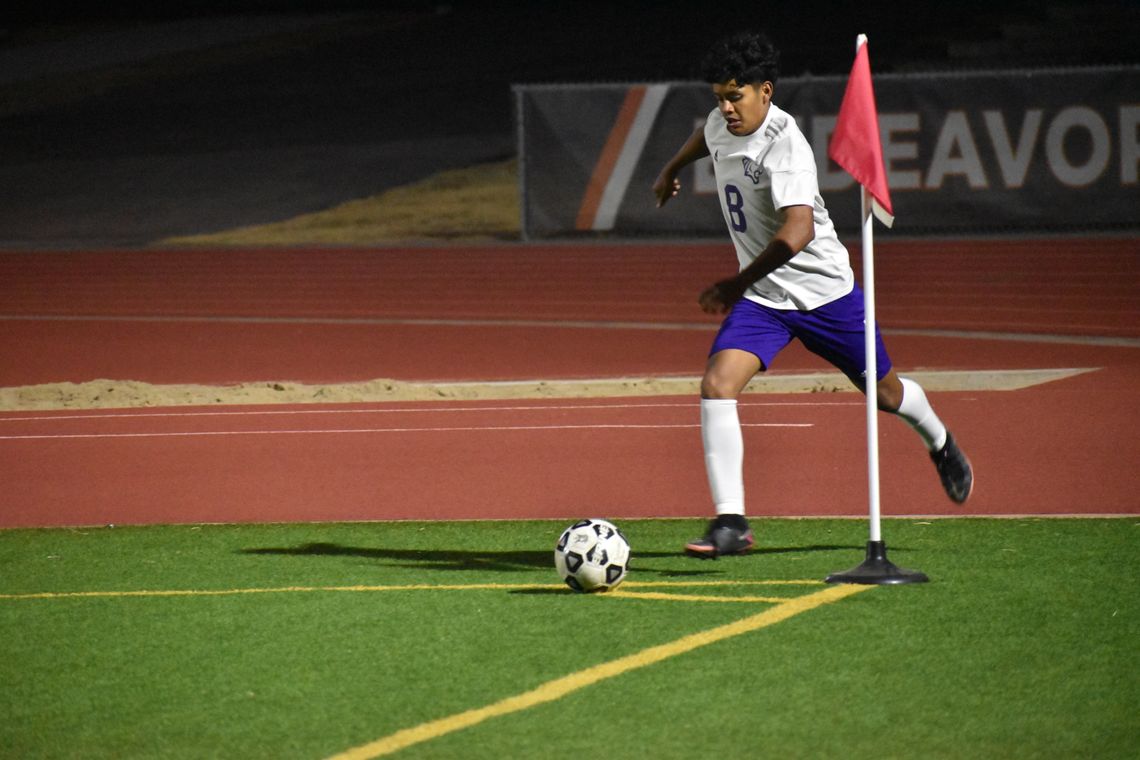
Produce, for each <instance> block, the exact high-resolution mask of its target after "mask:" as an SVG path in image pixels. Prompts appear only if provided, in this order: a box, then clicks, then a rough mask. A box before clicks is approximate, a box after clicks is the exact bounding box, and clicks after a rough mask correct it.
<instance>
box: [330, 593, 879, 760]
mask: <svg viewBox="0 0 1140 760" xmlns="http://www.w3.org/2000/svg"><path fill="white" fill-rule="evenodd" d="M871 588H874V586H851V585H842V586H831V587H829V588H826V589H823V590H822V591H816V592H815V593H813V594H808V595H806V596H801V597H795V598H792V599H789V600H786V601H783V602H782V603H781V604H779V605H778V606H775V607H771V608H769V609H767V610H765V611H763V612H760V613H757V614H755V615H750V616H748V617H746V618H743V619H741V620H738V621H736V622H734V623H728V624H727V625H722V626H718V627H716V628H710V629H708V630H707V631H701V632H699V633H694V634H691V635H688V636H683V637H681V638H679V639H677V640H676V641H672V642H669V643H667V644H661V645H659V646H655V647H650V648H648V649H643V650H641V651H640V652H637V653H635V654H632V655H628V656H626V657H621V658H618V659H616V660H611V661H610V662H604V663H602V664H600V665H595V666H593V667H591V668H586V669H585V670H580V671H578V672H577V673H571V674H570V675H568V676H563V677H562V678H557V679H555V680H553V681H547V682H546V683H544V684H542V685H541V686H538V687H537V688H535V689H532V690H530V691H527V692H523V693H522V694H517V695H515V696H513V697H507V698H506V699H504V700H501V701H499V702H495V703H494V704H491V705H487V706H486V707H479V708H476V709H473V710H467V711H466V712H461V713H457V714H455V715H451V716H448V717H446V718H440V719H439V720H433V721H429V722H427V723H421V724H420V725H418V726H413V727H412V728H405V729H403V730H401V731H397V732H396V733H394V734H390V735H388V736H385V737H384V738H382V739H377V740H376V741H374V742H369V743H368V744H363V745H361V746H359V747H354V748H352V749H349V750H346V751H345V752H341V753H339V754H337V755H334V756H333V757H332V758H330V760H370V759H371V758H374V757H380V756H382V755H388V754H391V753H393V752H398V751H400V750H402V749H405V748H407V747H410V746H413V745H415V744H420V743H421V742H425V741H430V740H432V739H436V738H438V737H440V736H443V735H445V734H449V733H452V732H454V731H459V730H462V729H464V728H469V727H471V726H474V725H476V724H479V723H482V722H483V721H485V720H488V719H490V718H496V717H499V716H502V715H509V714H510V713H514V712H519V711H521V710H526V709H529V708H531V707H535V706H536V705H541V704H544V703H547V702H553V701H555V700H557V699H561V698H562V697H564V696H566V695H567V694H570V693H572V692H575V691H578V690H579V689H583V688H585V687H587V686H591V685H593V684H595V683H598V682H599V681H604V680H606V679H608V678H613V677H615V676H619V675H622V674H623V673H627V672H629V671H631V670H637V669H638V668H644V667H646V666H648V665H653V664H655V663H658V662H661V661H662V660H665V659H668V658H670V657H676V656H677V655H680V654H685V653H686V652H690V651H692V650H694V649H697V648H698V647H703V646H707V645H708V644H714V643H716V642H718V641H723V640H725V639H728V638H732V637H734V636H739V635H741V634H744V633H749V632H750V631H755V630H759V629H760V628H764V627H766V626H770V625H774V624H776V623H780V622H782V621H784V620H787V619H788V618H790V617H793V616H794V615H798V614H800V613H801V612H807V611H808V610H811V609H815V608H816V607H819V606H821V605H824V604H830V603H831V602H836V601H838V600H840V599H843V598H844V597H847V596H851V595H852V594H857V593H859V592H861V591H866V590H868V589H871Z"/></svg>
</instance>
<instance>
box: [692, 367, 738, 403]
mask: <svg viewBox="0 0 1140 760" xmlns="http://www.w3.org/2000/svg"><path fill="white" fill-rule="evenodd" d="M738 395H740V388H739V382H737V381H736V380H732V379H729V378H726V377H725V376H724V375H722V374H720V373H715V372H706V373H705V376H704V377H703V378H701V398H736V397H737V396H738Z"/></svg>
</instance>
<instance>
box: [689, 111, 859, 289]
mask: <svg viewBox="0 0 1140 760" xmlns="http://www.w3.org/2000/svg"><path fill="white" fill-rule="evenodd" d="M705 144H706V145H708V148H709V154H710V156H711V157H712V159H713V169H714V171H715V173H716V185H717V190H718V192H719V194H720V207H721V210H722V211H723V212H724V221H725V223H726V224H727V225H728V234H729V236H730V237H731V238H732V243H733V245H734V246H736V257H737V258H738V259H739V260H740V268H741V269H744V268H745V267H747V266H748V265H749V264H751V263H752V262H753V261H754V260H755V259H756V257H757V256H759V255H760V254H761V252H763V251H764V249H765V248H766V247H767V246H768V243H770V242H771V240H772V237H773V236H774V235H775V234H776V231H777V230H778V229H779V228H780V227H781V226H782V225H783V223H784V220H783V217H782V215H781V214H780V211H779V210H780V209H782V208H785V207H787V206H811V207H812V208H813V209H814V214H813V215H814V218H815V239H814V240H813V241H812V242H810V243H808V244H807V246H806V247H805V248H804V249H803V250H802V251H800V252H799V253H797V254H796V255H795V256H793V257H792V259H791V261H789V262H788V263H786V264H784V265H783V266H781V267H779V268H777V269H776V270H775V271H773V272H772V273H771V274H769V275H768V276H767V277H763V278H761V279H760V280H759V281H758V282H757V283H756V284H755V285H753V286H752V287H751V288H750V289H749V290H748V292H747V293H745V298H748V299H749V300H752V301H755V302H757V303H760V304H763V305H765V306H771V307H773V308H776V309H800V310H808V309H814V308H816V307H818V306H822V305H824V304H826V303H829V302H831V301H834V300H835V299H837V298H840V297H842V296H845V295H847V294H848V293H850V292H851V289H852V288H853V287H854V285H855V273H854V272H852V271H851V263H850V260H849V258H848V256H847V249H846V248H844V247H843V244H842V243H840V242H839V238H838V237H836V235H835V225H833V224H832V223H831V217H830V216H828V213H827V208H825V207H824V205H823V198H821V197H820V195H819V181H818V180H817V178H816V167H815V157H814V155H813V154H812V150H811V146H810V145H808V141H807V139H806V138H805V137H804V135H803V132H801V131H800V128H799V126H798V125H797V124H796V120H795V119H793V118H792V116H791V115H790V114H789V113H787V112H786V111H784V110H782V109H780V108H778V107H777V106H776V105H775V104H774V103H772V104H770V105H769V109H768V116H767V118H765V119H764V123H763V124H761V125H760V128H759V129H757V130H756V131H755V132H753V133H752V134H750V135H744V136H740V137H738V136H736V135H734V134H732V133H731V132H729V131H728V129H726V127H725V121H724V117H722V116H721V115H720V112H719V111H718V110H717V109H715V108H714V109H713V110H712V112H711V113H710V114H709V116H708V119H707V120H706V122H705Z"/></svg>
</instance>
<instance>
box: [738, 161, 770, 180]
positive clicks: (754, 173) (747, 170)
mask: <svg viewBox="0 0 1140 760" xmlns="http://www.w3.org/2000/svg"><path fill="white" fill-rule="evenodd" d="M740 162H741V163H742V164H744V176H745V177H748V178H749V179H750V180H752V184H754V185H759V184H760V175H761V174H763V173H764V170H763V169H762V168H761V167H760V162H759V161H753V160H752V159H751V158H749V157H748V156H745V157H744V158H742V159H740Z"/></svg>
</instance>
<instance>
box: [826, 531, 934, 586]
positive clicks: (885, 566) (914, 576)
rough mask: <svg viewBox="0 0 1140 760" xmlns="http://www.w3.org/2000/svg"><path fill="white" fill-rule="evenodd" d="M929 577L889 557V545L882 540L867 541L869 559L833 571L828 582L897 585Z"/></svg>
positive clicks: (919, 581)
mask: <svg viewBox="0 0 1140 760" xmlns="http://www.w3.org/2000/svg"><path fill="white" fill-rule="evenodd" d="M928 580H930V579H929V578H927V577H926V574H925V573H921V572H919V571H918V570H906V569H904V568H901V567H898V566H896V565H894V564H892V563H891V561H890V560H888V559H887V545H886V544H885V543H883V542H882V541H868V542H867V559H865V560H863V563H862V564H860V565H857V566H855V567H853V568H851V569H850V570H847V571H845V572H842V573H832V574H831V575H829V576H827V582H828V583H863V584H868V585H873V584H877V585H897V584H900V583H926V582H927V581H928Z"/></svg>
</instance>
